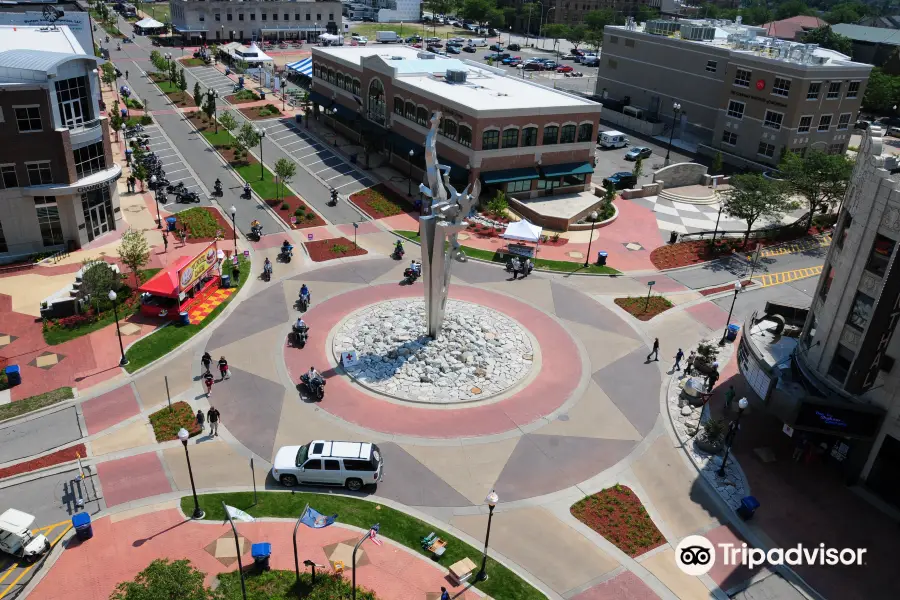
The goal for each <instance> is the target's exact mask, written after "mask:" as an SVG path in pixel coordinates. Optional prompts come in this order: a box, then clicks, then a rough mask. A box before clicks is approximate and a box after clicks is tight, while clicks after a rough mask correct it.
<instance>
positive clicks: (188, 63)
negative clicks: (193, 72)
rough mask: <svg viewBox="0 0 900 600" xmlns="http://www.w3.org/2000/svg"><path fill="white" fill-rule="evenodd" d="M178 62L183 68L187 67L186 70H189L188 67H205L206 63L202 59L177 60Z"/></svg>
mask: <svg viewBox="0 0 900 600" xmlns="http://www.w3.org/2000/svg"><path fill="white" fill-rule="evenodd" d="M178 62H180V63H181V64H182V65H184V66H185V67H188V68H190V67H205V66H206V61H205V60H203V59H202V58H193V57H190V58H179V59H178Z"/></svg>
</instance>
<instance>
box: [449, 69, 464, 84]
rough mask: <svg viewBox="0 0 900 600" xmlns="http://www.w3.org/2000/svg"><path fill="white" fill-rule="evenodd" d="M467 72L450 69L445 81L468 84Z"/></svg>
mask: <svg viewBox="0 0 900 600" xmlns="http://www.w3.org/2000/svg"><path fill="white" fill-rule="evenodd" d="M466 75H467V73H466V71H462V70H458V69H449V70H448V71H447V75H446V77H445V79H446V80H447V81H449V82H450V83H465V82H466Z"/></svg>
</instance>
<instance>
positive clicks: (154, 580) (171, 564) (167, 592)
mask: <svg viewBox="0 0 900 600" xmlns="http://www.w3.org/2000/svg"><path fill="white" fill-rule="evenodd" d="M203 579H204V575H203V572H202V571H199V570H197V569H196V568H194V566H193V565H191V563H190V561H187V560H176V561H170V560H169V559H167V558H159V559H156V560H154V561H153V562H152V563H150V566H148V567H147V568H146V569H144V570H143V571H141V572H140V573H138V574H137V576H136V577H135V578H134V581H125V582H122V583H120V584H119V585H117V586H116V590H115V591H114V592H113V594H112V596H110V600H173V599H174V598H178V600H212V599H213V594H212V592H210V591H209V590H208V589H206V586H204V585H203Z"/></svg>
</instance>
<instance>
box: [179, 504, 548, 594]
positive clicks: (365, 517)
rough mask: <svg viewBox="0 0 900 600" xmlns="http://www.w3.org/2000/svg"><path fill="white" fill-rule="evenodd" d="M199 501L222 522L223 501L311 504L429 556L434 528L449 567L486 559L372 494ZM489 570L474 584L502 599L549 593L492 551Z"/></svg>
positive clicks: (264, 508)
mask: <svg viewBox="0 0 900 600" xmlns="http://www.w3.org/2000/svg"><path fill="white" fill-rule="evenodd" d="M199 501H200V508H201V509H203V510H204V511H205V512H206V517H205V518H206V520H209V521H220V522H221V521H223V520H224V519H225V512H224V509H223V508H222V502H225V504H227V505H229V506H233V507H235V508H239V509H241V510H244V511H246V512H248V513H249V514H250V515H252V516H254V517H259V518H264V517H270V518H292V519H296V518H298V517H299V516H300V513H302V512H303V509H304V507H305V506H307V505H309V506H312V507H313V508H315V509H316V510H317V511H319V512H320V513H321V514H323V515H331V514H337V515H338V522H339V523H344V524H346V525H352V526H354V527H359V528H362V529H368V528H369V527H371V526H372V525H374V524H375V523H378V524H379V525H380V527H381V529H380V531H379V535H380V536H381V537H385V538H388V539H391V540H393V541H395V542H396V543H398V544H400V545H403V546H406V547H407V548H410V549H411V550H413V551H414V552H416V553H418V554H421V555H422V556H427V557H428V558H432V556H431V553H430V552H426V551H425V550H424V549H423V548H422V539H423V538H424V537H426V536H427V535H428V534H429V533H432V532H434V533H435V534H436V535H438V536H439V537H440V538H441V539H443V540H446V541H447V549H446V551H445V552H444V554H443V555H442V556H441V557H440V558H439V559H438V560H437V562H438V564H440V565H441V566H443V567H445V568H446V567H449V566H450V565H452V564H454V563H456V562H457V561H460V560H462V559H463V558H469V559H470V560H472V562H474V563H475V564H476V565H480V564H481V549H480V548H475V547H473V546H470V545H469V544H467V543H465V542H463V541H462V540H460V539H458V538H456V537H454V536H452V535H450V534H449V533H447V532H445V531H442V530H441V529H439V528H436V527H434V526H432V525H429V524H428V523H425V522H424V521H420V520H419V519H416V518H415V517H411V516H409V515H407V514H405V513H402V512H400V511H399V510H395V509H393V508H389V507H387V506H382V505H380V504H376V503H374V502H370V501H368V500H362V499H359V498H350V497H347V496H339V495H335V494H311V493H306V492H296V493H286V492H259V495H258V501H257V503H255V504H254V502H253V492H237V493H232V494H205V495H202V496H199ZM181 509H182V511H184V513H185V514H188V515H189V514H191V513H192V512H193V511H194V500H193V498H192V497H191V496H186V497H184V498H182V499H181ZM487 572H488V574H489V575H490V577H489V578H488V579H487V580H485V581H474V580H472V581H473V585H474V586H475V587H476V588H478V589H479V590H481V591H482V592H484V593H485V594H488V595H490V596H491V597H492V598H495V599H496V600H532V599H534V600H537V599H539V598H540V599H544V598H546V596H544V594H542V593H541V592H539V591H538V590H536V589H535V588H533V587H531V586H530V585H529V584H528V583H527V582H525V581H524V580H523V579H521V578H520V577H519V576H518V575H516V574H515V573H513V572H512V571H510V570H509V569H507V568H506V567H504V566H503V565H502V564H500V563H498V562H497V561H495V560H493V559H492V558H490V557H488V562H487Z"/></svg>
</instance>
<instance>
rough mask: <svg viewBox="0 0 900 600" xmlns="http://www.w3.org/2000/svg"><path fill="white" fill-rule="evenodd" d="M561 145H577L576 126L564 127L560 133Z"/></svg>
mask: <svg viewBox="0 0 900 600" xmlns="http://www.w3.org/2000/svg"><path fill="white" fill-rule="evenodd" d="M559 143H560V144H573V143H575V126H574V125H563V128H562V129H561V130H560V132H559Z"/></svg>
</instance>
